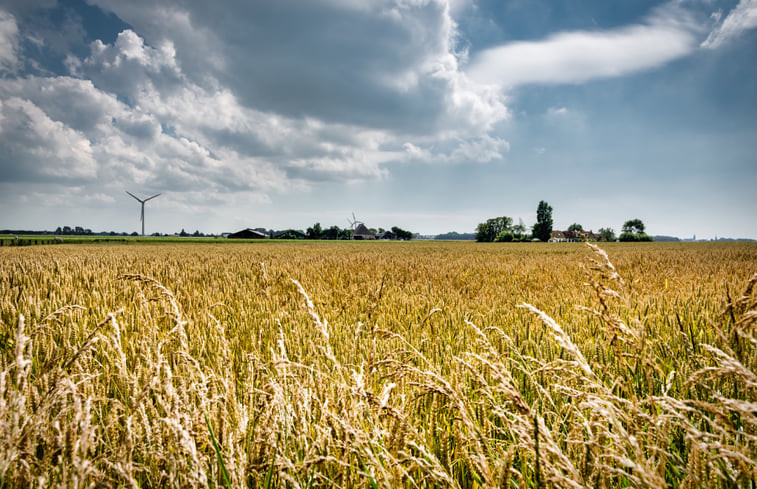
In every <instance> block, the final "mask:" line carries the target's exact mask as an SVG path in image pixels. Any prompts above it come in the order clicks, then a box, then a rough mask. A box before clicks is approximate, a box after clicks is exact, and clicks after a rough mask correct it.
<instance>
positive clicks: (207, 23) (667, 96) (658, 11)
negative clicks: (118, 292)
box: [0, 0, 757, 239]
mask: <svg viewBox="0 0 757 489" xmlns="http://www.w3.org/2000/svg"><path fill="white" fill-rule="evenodd" d="M755 60H757V0H671V1H649V0H634V1H630V2H629V1H624V0H623V1H621V0H617V1H615V0H587V1H580V2H578V1H575V0H548V1H547V0H319V1H315V0H276V1H263V0H257V1H255V0H253V1H249V0H224V1H214V2H208V1H206V0H130V1H128V2H125V1H122V0H0V229H35V230H41V229H47V230H54V229H55V228H56V227H58V226H65V225H68V226H71V227H74V226H81V227H84V228H90V229H92V230H94V231H111V230H113V231H118V232H123V231H125V232H132V231H140V230H141V223H140V220H139V211H140V208H139V203H138V202H136V201H135V200H133V199H132V198H131V197H130V196H129V195H127V194H126V191H127V190H128V191H129V192H131V193H134V194H136V195H137V196H141V197H148V196H150V195H153V194H156V193H161V195H160V196H159V197H157V198H155V199H153V200H151V201H149V202H148V203H147V204H146V208H145V217H146V221H145V231H146V233H147V234H150V233H153V232H160V233H173V232H179V231H180V230H181V229H185V230H186V231H187V232H194V231H195V230H200V231H202V232H205V233H221V232H233V231H236V230H239V229H243V228H247V227H251V228H256V227H264V228H269V229H271V228H272V229H285V228H299V229H305V228H307V227H309V226H312V225H313V224H314V223H315V222H320V223H321V225H322V226H323V227H328V226H331V225H338V226H340V227H348V226H349V224H348V218H351V216H352V213H353V212H354V213H355V215H356V216H357V218H358V219H359V220H360V221H363V222H365V224H366V225H367V226H369V227H374V228H379V227H384V228H389V227H391V226H399V227H402V228H404V229H408V230H411V231H414V232H418V233H421V234H436V233H443V232H447V231H457V232H472V231H473V230H474V229H475V227H476V225H477V224H478V223H479V222H483V221H485V220H486V219H488V218H491V217H496V216H503V215H504V216H510V217H512V218H513V219H514V220H515V222H516V223H517V222H518V221H519V220H522V221H523V222H524V224H526V225H527V226H530V225H532V224H533V223H534V222H535V220H536V208H537V206H538V204H539V201H541V200H545V201H547V202H548V203H549V204H550V205H551V206H552V208H553V219H554V228H555V229H566V228H567V227H568V226H569V225H571V224H572V223H579V224H581V225H582V226H583V227H584V228H585V229H593V230H597V229H599V228H600V227H610V228H613V229H614V230H615V231H616V232H619V231H620V229H621V227H622V225H623V223H624V222H625V221H627V220H629V219H634V218H638V219H641V220H642V221H643V222H644V223H645V224H646V228H647V232H648V233H649V234H653V235H672V236H678V237H681V238H689V237H692V236H693V235H696V236H697V238H699V239H702V238H705V239H710V238H714V237H716V236H718V237H733V238H736V237H744V238H757V212H756V211H757V185H756V184H757V137H755V136H756V135H757V62H755Z"/></svg>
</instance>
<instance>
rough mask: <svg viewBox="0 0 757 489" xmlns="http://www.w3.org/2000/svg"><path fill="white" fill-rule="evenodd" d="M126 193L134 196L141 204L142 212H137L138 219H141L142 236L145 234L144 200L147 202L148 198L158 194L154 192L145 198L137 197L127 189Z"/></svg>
mask: <svg viewBox="0 0 757 489" xmlns="http://www.w3.org/2000/svg"><path fill="white" fill-rule="evenodd" d="M126 193H127V194H129V195H131V196H132V197H134V198H135V199H136V200H137V202H139V203H140V204H142V212H141V213H140V214H139V220H140V221H142V236H144V235H145V202H147V201H148V200H151V199H154V198H155V197H157V196H158V195H160V194H155V195H153V196H152V197H148V198H146V199H140V198H139V197H137V196H136V195H134V194H133V193H131V192H129V191H128V190H127V191H126Z"/></svg>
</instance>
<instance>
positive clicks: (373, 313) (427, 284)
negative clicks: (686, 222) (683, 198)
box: [0, 241, 757, 488]
mask: <svg viewBox="0 0 757 489" xmlns="http://www.w3.org/2000/svg"><path fill="white" fill-rule="evenodd" d="M755 272H757V244H754V243H642V244H620V243H613V244H607V245H603V246H602V248H601V249H600V248H596V247H594V248H592V247H590V246H587V245H584V244H580V243H577V244H574V243H561V244H479V243H471V242H428V241H426V242H409V243H399V242H383V243H380V242H373V243H367V242H297V243H274V242H270V243H256V244H254V245H250V244H223V245H221V244H218V245H214V244H195V245H191V246H189V245H185V244H165V243H164V244H141V245H138V246H125V245H113V246H102V245H97V244H79V245H75V246H74V245H69V244H60V245H58V246H36V247H3V248H0V359H1V362H2V363H1V364H0V487H2V488H5V487H31V486H34V487H85V486H86V487H254V488H257V487H294V488H296V487H300V488H307V487H345V488H347V487H371V488H375V487H387V488H390V487H392V488H393V487H460V488H475V487H519V488H524V487H575V488H579V487H608V488H609V487H692V488H694V487H754V485H755V480H757V462H755V461H756V460H757V337H756V336H755V326H756V325H757V290H755V283H756V282H757V274H756V273H755Z"/></svg>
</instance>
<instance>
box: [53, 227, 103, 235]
mask: <svg viewBox="0 0 757 489" xmlns="http://www.w3.org/2000/svg"><path fill="white" fill-rule="evenodd" d="M55 234H59V235H61V236H90V235H92V234H94V233H93V232H92V230H91V229H84V228H82V227H81V226H75V227H74V228H71V227H69V226H63V227H60V226H58V228H57V229H56V230H55Z"/></svg>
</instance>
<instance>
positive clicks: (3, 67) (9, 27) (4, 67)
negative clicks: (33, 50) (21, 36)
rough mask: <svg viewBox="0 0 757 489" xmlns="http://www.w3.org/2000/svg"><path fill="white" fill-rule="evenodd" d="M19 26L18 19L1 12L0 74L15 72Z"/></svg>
mask: <svg viewBox="0 0 757 489" xmlns="http://www.w3.org/2000/svg"><path fill="white" fill-rule="evenodd" d="M17 55H18V25H17V24H16V18H15V17H14V16H13V15H11V14H9V13H8V12H5V11H4V10H0V72H2V71H14V70H15V68H16V64H17V62H18V58H17Z"/></svg>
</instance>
